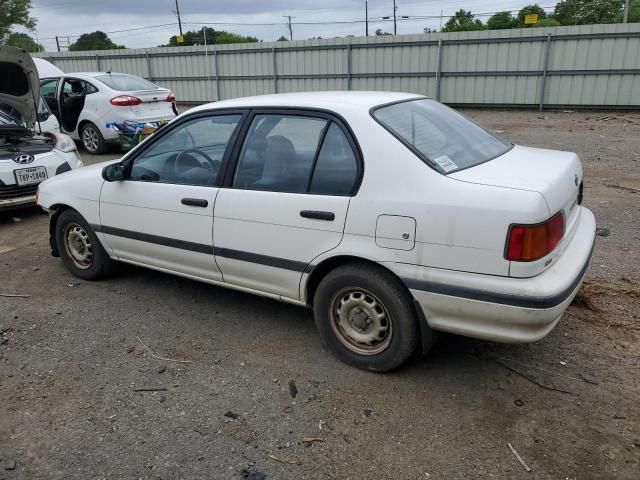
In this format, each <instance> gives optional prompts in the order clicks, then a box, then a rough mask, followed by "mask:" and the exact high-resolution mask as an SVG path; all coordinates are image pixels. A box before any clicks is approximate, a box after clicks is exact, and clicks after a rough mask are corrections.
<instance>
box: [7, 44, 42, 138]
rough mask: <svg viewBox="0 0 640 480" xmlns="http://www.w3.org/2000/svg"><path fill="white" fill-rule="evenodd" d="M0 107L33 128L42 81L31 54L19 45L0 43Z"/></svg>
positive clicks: (20, 122) (18, 121) (17, 120)
mask: <svg viewBox="0 0 640 480" xmlns="http://www.w3.org/2000/svg"><path fill="white" fill-rule="evenodd" d="M0 71H1V72H2V75H0V108H2V109H3V111H5V112H7V114H9V115H10V116H11V117H13V118H15V120H16V122H17V123H19V124H22V125H26V127H27V128H33V127H34V126H35V124H36V121H37V111H38V100H39V98H40V82H39V80H38V70H37V68H36V65H35V63H34V62H33V59H32V58H31V55H29V53H28V52H27V51H26V50H22V49H20V48H15V47H8V46H0Z"/></svg>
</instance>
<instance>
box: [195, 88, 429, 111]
mask: <svg viewBox="0 0 640 480" xmlns="http://www.w3.org/2000/svg"><path fill="white" fill-rule="evenodd" d="M418 98H427V97H425V96H423V95H419V94H417V93H402V92H375V91H335V92H297V93H278V94H272V95H256V96H253V97H242V98H234V99H230V100H222V101H220V102H213V103H207V104H205V105H200V106H198V107H195V108H193V109H191V110H189V113H193V112H197V111H201V110H210V109H218V108H248V107H287V108H291V107H301V108H321V109H323V108H326V109H329V110H334V111H336V112H340V111H341V110H344V109H351V108H353V107H356V108H358V109H361V108H365V109H367V110H368V109H370V108H373V107H376V106H380V105H384V104H387V103H394V102H402V101H405V100H410V99H418Z"/></svg>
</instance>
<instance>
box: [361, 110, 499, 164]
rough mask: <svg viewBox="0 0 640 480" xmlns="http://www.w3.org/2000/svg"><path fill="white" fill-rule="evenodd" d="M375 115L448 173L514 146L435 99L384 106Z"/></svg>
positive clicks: (477, 162)
mask: <svg viewBox="0 0 640 480" xmlns="http://www.w3.org/2000/svg"><path fill="white" fill-rule="evenodd" d="M373 117H374V118H375V119H376V120H377V121H378V122H379V123H381V124H382V125H383V126H384V127H386V128H387V129H389V130H391V131H392V132H393V133H394V134H395V135H397V136H398V137H400V138H401V139H402V141H403V142H404V143H407V144H408V145H410V146H411V147H413V148H414V149H415V150H417V151H418V152H419V153H420V155H421V156H422V157H423V158H424V159H426V160H427V161H428V162H429V163H430V164H431V165H433V166H434V167H435V168H436V169H438V171H440V172H442V173H445V174H446V173H451V172H455V171H457V170H461V169H464V168H468V167H473V166H475V165H478V164H480V163H484V162H486V161H488V160H491V159H493V158H495V157H498V156H500V155H502V154H504V153H506V152H507V151H508V150H509V149H511V145H510V144H507V143H505V142H503V141H502V140H500V139H498V138H497V137H495V136H494V135H492V134H491V133H489V132H488V131H486V130H485V129H483V128H482V127H480V126H478V125H476V124H475V123H473V122H472V121H471V120H468V119H467V118H466V117H464V116H462V115H460V114H459V113H458V112H456V111H455V110H452V109H451V108H449V107H446V106H444V105H442V104H441V103H439V102H436V101H434V100H429V99H419V100H411V101H408V102H401V103H395V104H393V105H388V106H385V107H380V108H377V109H376V110H374V112H373Z"/></svg>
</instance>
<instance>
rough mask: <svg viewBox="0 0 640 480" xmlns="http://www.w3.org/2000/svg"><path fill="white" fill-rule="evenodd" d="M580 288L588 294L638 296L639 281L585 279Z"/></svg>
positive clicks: (628, 279)
mask: <svg viewBox="0 0 640 480" xmlns="http://www.w3.org/2000/svg"><path fill="white" fill-rule="evenodd" d="M582 290H584V291H585V292H586V293H587V294H588V295H613V296H615V295H628V296H630V297H640V282H638V281H634V280H631V279H630V278H624V279H623V281H622V282H610V281H607V280H585V281H584V283H583V284H582Z"/></svg>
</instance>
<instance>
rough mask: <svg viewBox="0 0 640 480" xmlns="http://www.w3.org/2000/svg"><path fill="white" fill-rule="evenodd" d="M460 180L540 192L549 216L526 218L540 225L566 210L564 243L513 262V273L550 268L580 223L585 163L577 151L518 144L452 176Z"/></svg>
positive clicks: (520, 274) (533, 272)
mask: <svg viewBox="0 0 640 480" xmlns="http://www.w3.org/2000/svg"><path fill="white" fill-rule="evenodd" d="M449 177H450V178H454V179H456V180H460V181H464V182H470V183H477V184H481V185H492V186H497V187H503V188H511V189H516V190H526V191H532V192H538V193H540V194H541V195H542V197H543V198H544V200H545V201H546V203H547V207H548V209H549V212H548V215H547V217H546V218H523V219H522V221H521V223H524V224H536V223H539V222H543V221H546V220H547V219H549V218H551V217H552V216H553V215H555V214H556V213H558V212H560V211H562V212H563V214H564V220H565V229H564V235H563V238H562V240H561V242H560V243H559V244H558V245H557V246H556V248H555V249H554V250H553V251H552V252H551V253H549V254H548V255H547V256H545V257H543V258H541V259H539V260H536V261H533V262H511V265H510V267H509V275H511V276H515V277H531V276H534V275H537V274H539V273H541V272H543V271H544V270H545V269H547V268H549V267H550V266H551V265H552V264H553V263H555V260H556V259H557V258H558V257H559V256H560V255H561V254H562V252H563V251H564V249H565V247H566V245H567V242H569V241H570V239H571V238H572V237H573V233H574V232H575V231H576V229H577V226H578V224H579V218H580V208H578V205H579V204H580V203H582V163H581V162H580V159H579V158H578V155H576V154H575V153H573V152H561V151H556V150H545V149H540V148H530V147H521V146H515V147H514V148H512V149H511V150H510V151H508V152H507V153H505V154H504V155H501V156H500V157H498V158H495V159H494V160H491V161H489V162H486V163H483V164H480V165H477V166H475V167H472V168H468V169H466V170H461V171H459V172H455V173H452V174H450V175H449Z"/></svg>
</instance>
